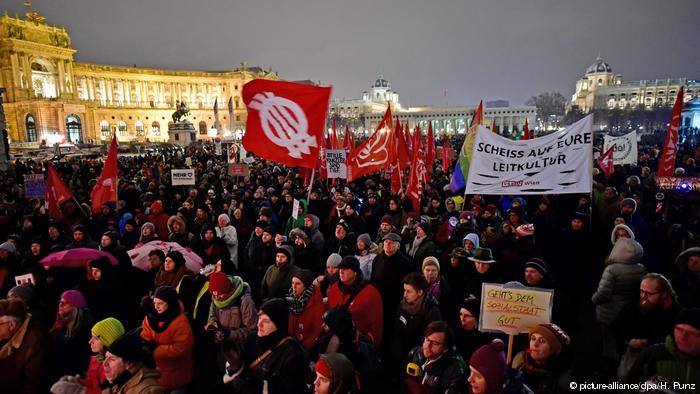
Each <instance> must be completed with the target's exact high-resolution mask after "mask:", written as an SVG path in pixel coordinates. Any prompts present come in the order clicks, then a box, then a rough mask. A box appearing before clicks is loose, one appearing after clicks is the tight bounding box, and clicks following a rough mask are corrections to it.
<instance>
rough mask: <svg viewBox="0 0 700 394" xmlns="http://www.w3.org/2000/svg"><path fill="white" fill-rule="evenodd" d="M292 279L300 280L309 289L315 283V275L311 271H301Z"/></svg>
mask: <svg viewBox="0 0 700 394" xmlns="http://www.w3.org/2000/svg"><path fill="white" fill-rule="evenodd" d="M292 277H293V278H297V279H299V280H300V281H301V283H303V284H304V286H305V287H306V288H307V289H308V288H309V287H311V285H312V284H313V283H314V274H313V273H312V272H311V271H309V270H299V272H297V273H296V274H294V275H292Z"/></svg>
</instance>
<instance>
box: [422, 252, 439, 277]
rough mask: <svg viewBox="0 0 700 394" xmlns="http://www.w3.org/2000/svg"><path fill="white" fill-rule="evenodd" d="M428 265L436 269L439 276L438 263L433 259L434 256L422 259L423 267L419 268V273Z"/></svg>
mask: <svg viewBox="0 0 700 394" xmlns="http://www.w3.org/2000/svg"><path fill="white" fill-rule="evenodd" d="M428 265H432V266H434V267H436V268H437V270H438V274H440V262H439V261H438V259H437V258H435V257H434V256H428V257H426V258H425V259H423V266H422V267H421V271H422V270H424V269H425V267H426V266H428Z"/></svg>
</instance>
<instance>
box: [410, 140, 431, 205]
mask: <svg viewBox="0 0 700 394" xmlns="http://www.w3.org/2000/svg"><path fill="white" fill-rule="evenodd" d="M416 134H418V135H420V133H419V132H418V133H416ZM427 181H428V171H427V170H426V168H425V157H424V154H423V153H422V152H421V151H420V150H416V154H415V155H413V162H412V163H411V175H410V176H409V180H408V186H407V187H406V196H407V197H408V199H409V200H411V205H412V206H413V210H414V211H415V212H416V213H418V214H420V198H421V195H422V194H423V185H424V183H425V182H427Z"/></svg>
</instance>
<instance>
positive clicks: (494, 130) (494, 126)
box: [491, 117, 498, 134]
mask: <svg viewBox="0 0 700 394" xmlns="http://www.w3.org/2000/svg"><path fill="white" fill-rule="evenodd" d="M491 131H493V132H494V133H496V134H498V131H496V117H494V118H493V124H492V125H491Z"/></svg>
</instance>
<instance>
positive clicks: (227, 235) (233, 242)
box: [216, 226, 238, 268]
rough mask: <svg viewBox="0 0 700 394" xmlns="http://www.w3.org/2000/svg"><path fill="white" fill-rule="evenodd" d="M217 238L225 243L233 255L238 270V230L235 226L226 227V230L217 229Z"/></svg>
mask: <svg viewBox="0 0 700 394" xmlns="http://www.w3.org/2000/svg"><path fill="white" fill-rule="evenodd" d="M216 236H217V237H219V238H221V240H222V241H224V244H226V247H227V248H228V252H229V254H230V255H231V261H233V265H234V266H235V267H236V268H238V234H237V233H236V228H235V227H233V226H226V227H224V228H221V227H217V228H216Z"/></svg>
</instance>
